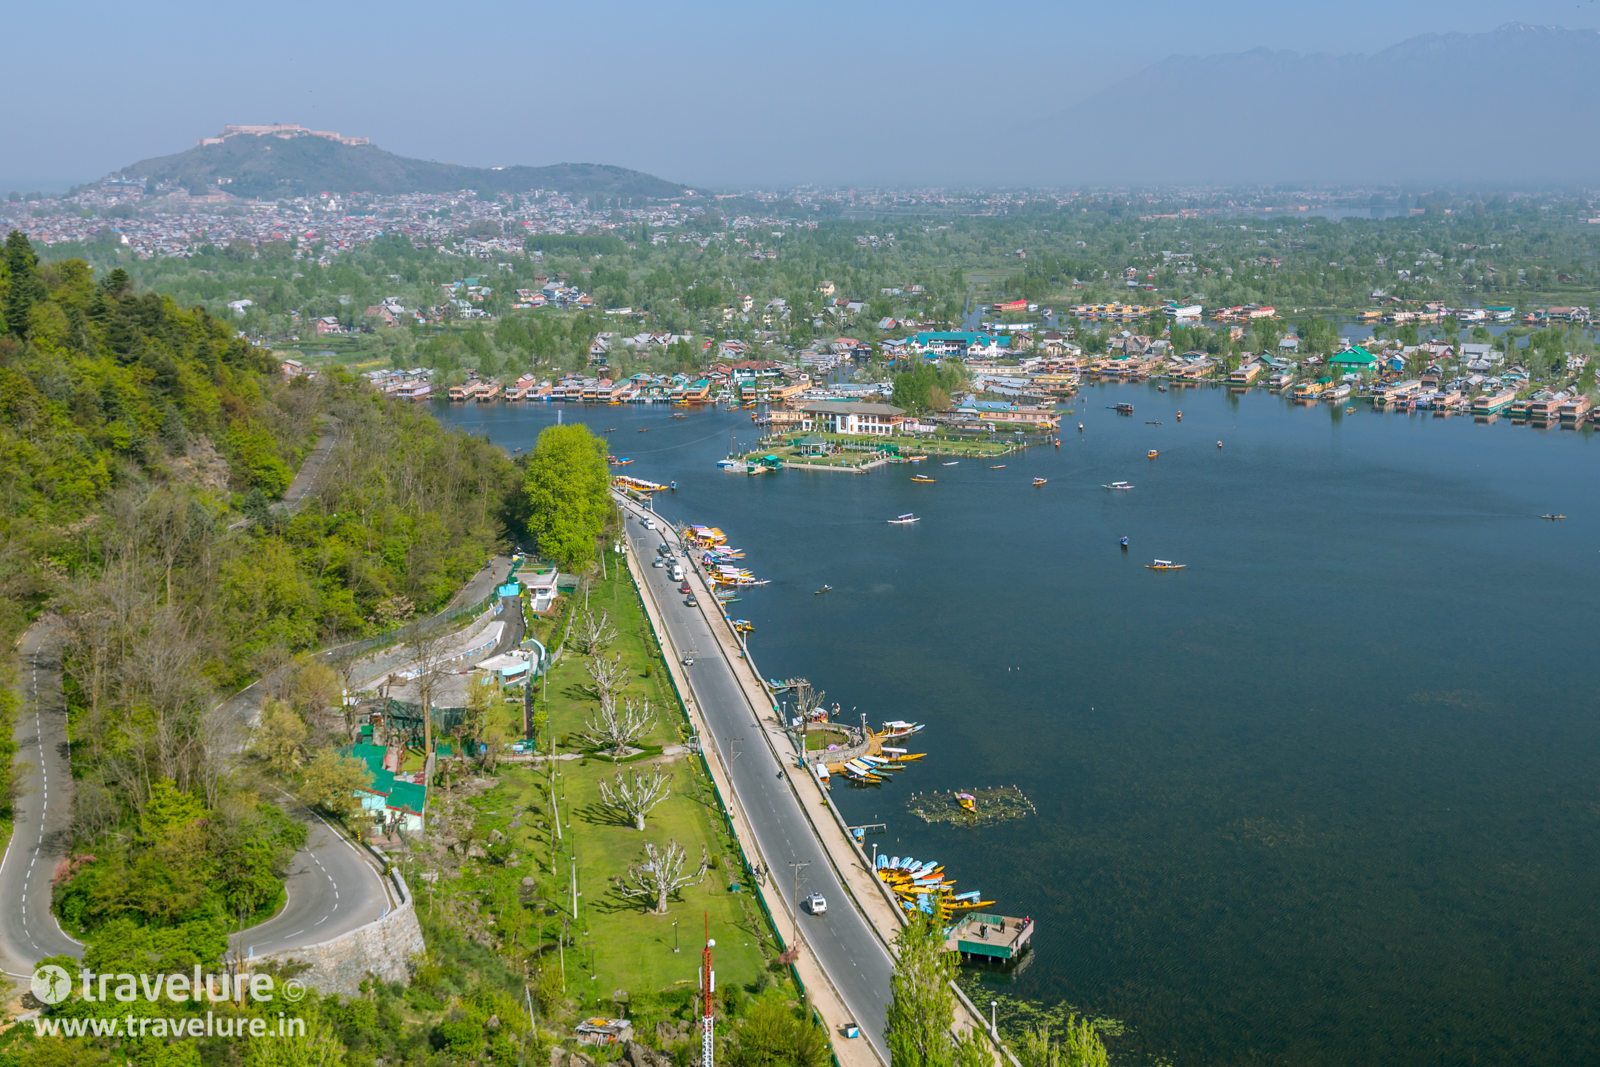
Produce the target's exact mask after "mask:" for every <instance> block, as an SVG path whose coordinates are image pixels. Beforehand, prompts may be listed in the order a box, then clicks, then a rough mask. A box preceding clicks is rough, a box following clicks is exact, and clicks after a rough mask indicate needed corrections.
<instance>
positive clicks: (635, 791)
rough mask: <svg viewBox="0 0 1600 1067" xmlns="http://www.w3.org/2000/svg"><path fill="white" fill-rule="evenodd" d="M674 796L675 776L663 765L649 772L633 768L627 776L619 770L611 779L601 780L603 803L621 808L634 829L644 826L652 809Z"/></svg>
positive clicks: (613, 807) (609, 806)
mask: <svg viewBox="0 0 1600 1067" xmlns="http://www.w3.org/2000/svg"><path fill="white" fill-rule="evenodd" d="M671 795H672V775H671V774H669V773H667V772H664V771H662V770H661V769H660V768H657V767H652V768H650V769H649V770H648V771H641V770H639V769H638V768H633V769H631V770H630V771H629V773H628V776H627V777H623V775H622V773H621V772H620V771H619V772H618V773H617V774H616V775H615V776H614V777H613V779H612V781H609V782H608V781H606V780H605V779H604V778H602V779H601V780H600V803H601V804H602V805H603V806H605V807H608V808H611V809H613V810H614V811H620V812H622V813H623V814H624V815H626V816H627V817H628V818H629V819H631V820H632V821H633V826H634V829H636V830H640V831H642V830H643V829H644V817H645V816H646V815H647V814H649V812H650V809H651V808H653V807H655V806H656V805H657V804H659V803H661V802H662V801H663V800H665V799H667V797H669V796H671Z"/></svg>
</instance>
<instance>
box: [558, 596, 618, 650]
mask: <svg viewBox="0 0 1600 1067" xmlns="http://www.w3.org/2000/svg"><path fill="white" fill-rule="evenodd" d="M616 639H617V628H616V627H615V626H613V625H612V624H611V617H610V615H609V614H608V613H607V612H606V610H605V609H604V608H601V609H600V615H599V617H598V618H597V617H596V616H595V613H594V612H592V611H590V610H589V609H588V608H587V607H585V608H584V609H583V611H582V612H581V613H579V614H578V615H577V616H575V617H574V619H573V624H572V636H571V637H570V638H568V640H569V641H571V642H572V646H573V647H574V648H576V649H577V650H578V651H579V652H581V653H583V654H584V655H585V656H592V655H594V654H595V653H596V652H600V651H603V650H604V649H605V647H606V646H607V645H609V644H611V642H613V641H615V640H616Z"/></svg>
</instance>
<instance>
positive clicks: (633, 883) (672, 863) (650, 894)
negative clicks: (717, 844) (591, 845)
mask: <svg viewBox="0 0 1600 1067" xmlns="http://www.w3.org/2000/svg"><path fill="white" fill-rule="evenodd" d="M644 857H645V858H644V862H643V863H630V864H629V865H628V871H627V873H626V874H624V875H618V876H617V879H616V886H617V892H619V893H621V894H622V895H623V896H625V897H628V898H630V899H632V898H633V897H644V898H645V899H647V900H653V901H654V902H655V907H653V908H651V909H650V913H651V914H652V915H665V914H666V913H667V897H669V896H671V895H672V894H673V893H676V892H677V891H678V890H680V889H682V888H683V887H684V886H686V885H692V884H694V883H696V882H698V881H700V879H702V878H704V877H705V874H706V868H707V867H709V866H711V860H710V858H709V857H708V856H707V855H706V849H705V846H704V845H701V846H700V869H699V870H698V871H695V872H694V874H693V875H685V874H684V873H683V859H684V851H683V846H682V845H680V844H678V842H676V841H672V840H669V841H668V842H667V847H666V848H665V849H658V848H656V846H655V845H654V844H652V843H651V842H649V841H646V842H645V845H644Z"/></svg>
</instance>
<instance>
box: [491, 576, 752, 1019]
mask: <svg viewBox="0 0 1600 1067" xmlns="http://www.w3.org/2000/svg"><path fill="white" fill-rule="evenodd" d="M616 562H617V561H616V557H614V556H611V557H608V559H607V565H608V574H607V577H606V578H604V579H600V578H598V577H597V578H596V579H595V580H594V581H593V582H592V583H591V585H590V588H589V591H588V592H589V599H588V605H589V608H590V609H591V610H593V611H595V612H596V613H597V614H598V612H599V611H600V609H601V608H604V609H605V610H606V611H607V612H608V613H609V614H610V617H611V620H612V622H613V624H614V625H615V626H616V627H617V630H618V636H617V638H616V639H615V640H614V641H612V642H611V645H610V647H609V648H608V649H607V656H608V658H610V657H615V656H616V655H617V654H618V653H621V655H622V658H623V661H624V662H625V663H627V664H629V665H630V666H631V667H633V668H634V670H633V671H632V677H631V681H630V683H629V685H628V687H627V689H626V690H625V693H626V695H627V696H630V697H633V698H634V699H635V700H639V699H643V698H648V699H649V701H650V704H651V707H652V709H654V710H655V711H656V712H657V715H656V721H655V725H654V728H653V729H652V730H651V731H650V733H649V734H648V735H647V736H646V737H645V738H644V739H643V741H642V744H643V746H644V747H645V754H644V755H643V756H641V757H639V758H638V759H637V760H636V761H633V762H634V764H635V765H637V764H642V763H644V762H647V761H652V760H655V761H661V762H662V765H663V766H665V767H666V768H667V769H669V770H671V772H672V774H673V783H672V794H671V796H669V797H668V798H667V800H665V801H663V802H662V803H661V804H659V805H657V806H656V807H655V808H654V809H652V810H651V812H650V813H649V815H648V816H647V817H646V825H647V829H646V831H645V832H644V833H640V832H639V831H638V830H635V829H634V828H633V824H632V823H631V822H625V821H623V820H622V819H621V818H620V817H619V816H617V815H616V814H614V813H613V812H611V811H609V810H608V809H605V808H603V807H601V806H600V803H599V801H600V787H599V783H600V780H601V778H602V777H609V776H610V775H613V774H616V773H617V772H618V771H619V770H623V771H626V769H627V767H628V766H629V763H628V762H624V764H622V765H621V767H620V768H619V767H618V766H616V765H613V764H612V763H611V762H610V760H608V759H604V758H599V757H595V756H593V755H592V754H590V753H589V752H588V751H587V747H586V744H585V742H584V741H583V740H582V738H581V737H580V734H581V733H582V732H583V731H584V728H585V727H584V720H585V719H586V718H588V717H589V716H591V715H593V714H594V712H595V709H596V706H597V703H596V701H595V700H594V699H593V698H592V697H591V696H589V695H588V694H587V693H585V692H584V691H583V688H582V687H583V686H584V685H585V684H586V683H587V682H588V680H589V675H588V672H587V670H585V668H584V664H585V662H586V661H585V658H584V657H583V656H580V655H578V654H577V653H576V651H574V650H572V649H568V650H567V652H566V653H565V654H564V655H563V656H562V658H561V660H560V662H559V663H557V664H556V665H555V666H554V667H553V668H552V669H551V671H550V673H549V677H548V678H546V679H541V680H540V685H539V690H538V692H537V693H536V698H537V702H538V706H539V707H541V708H544V709H547V711H548V714H549V721H548V724H547V725H546V727H545V729H544V730H543V731H542V733H541V736H540V738H539V747H540V749H541V750H542V751H543V752H545V753H547V754H548V752H549V751H550V744H551V740H552V739H553V740H554V742H555V748H556V752H557V753H558V754H579V755H581V757H582V758H579V759H569V760H558V761H556V765H555V795H556V797H557V798H558V799H559V800H560V808H561V816H562V819H561V821H562V837H561V839H559V840H557V841H555V842H554V845H555V851H554V856H555V862H554V870H552V862H551V861H552V841H551V836H552V835H551V832H550V829H549V827H548V823H549V822H550V808H549V800H548V796H549V794H548V793H547V791H546V789H547V787H548V784H549V782H550V777H549V765H548V764H546V763H541V764H537V765H529V764H501V766H500V768H499V770H498V772H497V773H498V775H499V779H500V781H499V784H498V785H497V786H496V787H495V788H494V789H492V790H490V791H489V792H487V793H485V794H483V795H482V796H480V797H478V798H477V799H476V800H474V802H473V806H474V807H475V808H477V809H478V810H479V812H480V815H479V820H478V821H479V824H480V825H481V827H482V832H483V833H484V834H487V833H488V832H489V830H491V829H499V830H501V831H502V832H504V833H507V834H508V835H510V836H511V838H512V845H513V847H515V848H516V849H517V850H518V851H519V852H520V853H522V855H523V856H524V857H526V858H525V860H524V861H523V862H522V863H521V864H519V865H518V866H517V868H516V869H514V870H512V869H507V870H506V871H505V872H503V873H502V872H497V871H495V870H494V869H493V868H489V869H486V870H485V871H483V872H482V873H481V874H480V875H478V876H477V877H479V878H480V879H482V880H483V882H484V885H483V886H482V887H477V888H479V889H480V891H481V890H482V889H493V888H495V887H496V886H497V885H498V881H499V880H502V879H503V880H506V882H507V885H506V886H505V887H501V888H500V890H499V891H500V894H501V895H502V896H503V895H505V894H506V893H507V892H515V891H516V888H517V887H516V886H513V885H512V884H511V883H513V882H515V883H520V879H521V877H522V876H524V875H528V874H531V875H533V876H534V877H536V878H538V879H539V883H540V884H539V887H538V892H539V895H541V896H542V898H543V899H544V900H545V901H546V903H547V907H548V909H549V910H555V911H558V912H559V913H560V914H557V915H555V916H548V917H545V918H544V919H543V920H537V919H536V920H535V925H537V924H538V923H539V922H540V921H542V922H544V923H547V924H548V926H547V930H548V936H550V937H552V938H553V937H554V934H555V932H556V931H557V930H558V929H559V928H560V924H561V922H562V915H563V914H564V915H566V916H571V914H572V898H571V890H570V886H571V877H572V860H573V859H576V861H577V876H578V894H579V895H578V917H577V920H576V922H575V924H574V925H575V929H576V933H575V935H574V938H575V940H576V942H577V944H576V945H568V946H567V950H566V974H567V979H568V984H567V989H568V992H569V994H570V995H574V996H578V997H580V998H583V999H584V1000H585V1002H586V1004H589V1005H594V1004H595V1003H596V1002H595V1000H594V998H596V997H597V998H599V1003H600V1004H603V1005H606V1006H607V1008H608V1010H609V1004H610V998H611V995H612V993H613V991H615V990H618V989H625V990H628V991H629V992H630V993H650V992H659V991H664V990H667V989H670V988H677V989H693V988H694V987H695V983H696V977H695V975H696V968H697V967H698V963H699V956H698V951H699V949H700V947H701V938H702V937H703V930H704V923H705V916H709V919H710V923H711V936H712V937H713V938H715V939H716V941H717V949H716V966H717V970H718V972H719V974H720V975H721V976H722V980H723V982H725V983H726V982H735V983H737V984H739V985H745V986H750V985H753V984H754V983H755V982H756V980H757V978H758V977H759V976H760V975H761V973H762V972H763V971H764V970H766V969H767V966H768V960H769V959H771V958H774V957H775V956H776V955H777V953H778V952H779V951H780V948H781V946H779V945H778V944H777V943H776V941H775V940H774V938H773V937H772V933H771V929H770V925H769V924H768V922H767V920H766V916H765V915H764V914H763V912H762V909H761V904H760V902H759V900H758V899H757V898H756V897H755V896H754V895H753V894H752V893H751V891H750V877H749V873H748V872H747V871H746V870H745V867H744V862H743V860H742V858H741V853H740V849H739V846H738V844H737V842H736V841H735V840H734V838H733V836H732V834H731V833H730V832H729V830H728V827H727V821H726V818H725V817H724V815H723V813H722V809H721V806H720V804H719V803H718V801H717V799H716V795H715V791H714V787H713V786H712V784H711V782H710V779H709V778H708V776H707V775H706V772H705V768H704V765H703V763H702V761H701V759H700V757H699V756H698V755H696V754H693V753H687V752H685V753H681V754H676V755H673V756H663V755H661V754H660V749H662V748H664V747H665V746H668V745H681V744H682V743H683V742H684V741H685V740H686V739H687V737H688V735H689V732H690V729H689V722H688V718H687V717H686V716H685V715H684V713H683V710H682V707H681V705H680V704H679V702H678V699H677V696H676V694H675V692H674V691H673V688H672V686H671V683H670V680H669V679H668V677H667V675H666V673H665V666H664V664H663V662H662V659H661V653H660V651H659V650H658V649H657V647H656V643H655V639H654V636H653V634H652V633H651V632H650V630H649V628H648V623H647V621H646V619H645V616H644V611H643V607H642V605H641V604H640V603H639V599H638V593H637V591H636V590H635V588H634V585H633V581H632V578H631V576H630V575H629V574H628V572H627V570H626V568H625V567H623V568H621V569H620V574H619V573H618V571H619V568H617V566H616ZM573 608H574V609H575V610H576V611H579V612H581V611H582V610H583V609H584V599H583V591H582V590H579V591H577V592H576V593H575V594H574V595H573ZM646 664H648V665H649V667H650V670H649V674H648V676H646V674H645V670H644V667H645V665H646ZM546 694H548V703H546ZM499 714H501V715H503V716H505V718H506V721H507V725H508V726H511V725H514V727H515V730H516V731H517V732H520V726H521V707H520V704H511V705H505V706H503V707H502V709H501V710H500V712H499ZM518 816H520V820H521V822H522V824H523V825H522V826H521V827H520V828H518V829H516V830H512V829H510V828H509V823H510V822H511V820H512V818H513V817H518ZM541 823H543V824H546V825H543V826H541V825H539V824H541ZM669 839H671V840H675V841H677V842H678V843H679V844H680V845H681V846H683V849H684V852H685V863H684V867H685V869H686V870H687V871H688V872H689V873H693V871H694V870H695V869H697V868H698V867H699V864H700V855H701V850H702V848H704V849H705V851H706V852H707V854H708V855H710V856H713V857H716V862H717V867H716V869H713V870H708V871H707V872H706V875H705V878H704V879H703V881H702V882H701V883H700V884H698V885H690V886H686V887H684V888H683V889H681V890H680V891H679V892H678V893H677V894H675V895H674V896H672V897H671V898H669V901H668V914H666V915H651V914H649V913H648V909H649V908H650V907H653V906H654V901H653V900H652V901H649V902H648V903H646V902H644V901H642V900H640V899H631V900H630V899H627V898H624V897H623V896H622V895H621V894H620V893H618V892H617V891H616V889H615V887H614V886H613V884H612V880H613V878H614V877H615V876H617V875H620V874H622V873H623V872H624V871H625V870H626V869H627V867H628V865H629V864H631V863H637V862H642V861H643V860H644V858H645V853H644V843H645V842H646V841H649V842H652V843H653V844H655V845H656V846H657V847H658V848H662V847H664V846H665V845H666V843H667V841H668V840H669ZM734 884H737V885H738V886H739V887H740V888H739V890H738V891H733V890H732V888H731V886H732V885H734ZM673 920H677V921H678V924H679V929H678V940H679V946H680V949H681V951H679V952H677V953H674V952H673ZM580 950H581V962H580V959H579V953H580ZM591 952H592V954H593V959H594V961H595V963H594V968H595V969H594V970H592V971H591V970H590V969H589V966H588V961H589V959H590V956H591ZM590 974H593V975H594V976H595V977H594V978H593V979H592V980H591V979H590V977H589V975H590Z"/></svg>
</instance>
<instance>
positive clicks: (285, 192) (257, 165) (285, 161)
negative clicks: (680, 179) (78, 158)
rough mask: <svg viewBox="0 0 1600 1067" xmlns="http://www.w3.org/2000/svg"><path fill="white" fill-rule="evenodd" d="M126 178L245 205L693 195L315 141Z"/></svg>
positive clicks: (604, 173) (163, 162)
mask: <svg viewBox="0 0 1600 1067" xmlns="http://www.w3.org/2000/svg"><path fill="white" fill-rule="evenodd" d="M122 173H123V174H125V175H127V176H128V177H135V178H144V179H152V178H153V179H155V180H156V181H158V182H162V181H172V182H177V183H178V184H180V185H183V186H184V187H186V188H188V189H189V190H191V191H192V192H199V191H201V190H209V189H215V188H217V187H218V185H219V179H221V180H222V181H221V183H220V184H221V186H222V188H223V189H224V190H226V191H227V192H229V193H232V194H234V195H235V196H245V197H257V196H303V195H309V194H314V193H319V192H324V191H326V192H338V193H351V192H366V193H378V194H387V195H394V194H399V193H448V192H454V191H455V190H457V189H476V190H477V191H478V192H479V193H482V194H486V195H487V194H492V193H525V192H527V191H528V190H530V189H554V190H556V191H558V192H562V193H566V194H568V195H569V196H580V197H588V196H598V197H606V198H620V199H624V200H628V199H656V200H659V199H667V198H670V197H678V196H683V195H684V194H685V192H686V187H685V186H683V185H680V184H678V183H676V182H669V181H666V180H664V179H661V178H657V177H655V176H654V175H651V174H645V173H642V172H641V171H636V170H628V169H626V168H624V167H613V166H608V165H605V164H600V163H558V164H556V165H554V166H550V167H503V168H500V169H498V170H492V169H487V168H483V167H463V166H458V165H457V164H454V163H435V162H432V161H429V160H422V159H407V158H406V157H404V156H397V155H395V154H394V153H393V152H385V151H384V150H383V149H381V148H378V147H376V146H375V145H347V144H342V143H340V142H338V141H334V140H330V139H328V138H325V137H315V136H309V135H303V136H299V137H271V136H254V135H251V134H240V135H235V136H233V137H229V138H227V139H226V140H224V141H223V142H222V143H221V144H208V145H196V146H195V147H194V148H191V149H189V150H188V151H186V152H179V153H177V154H176V155H171V156H159V157H157V158H154V159H145V160H140V161H139V162H138V163H135V164H133V165H132V166H130V167H127V168H125V169H124V170H123V171H122Z"/></svg>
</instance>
